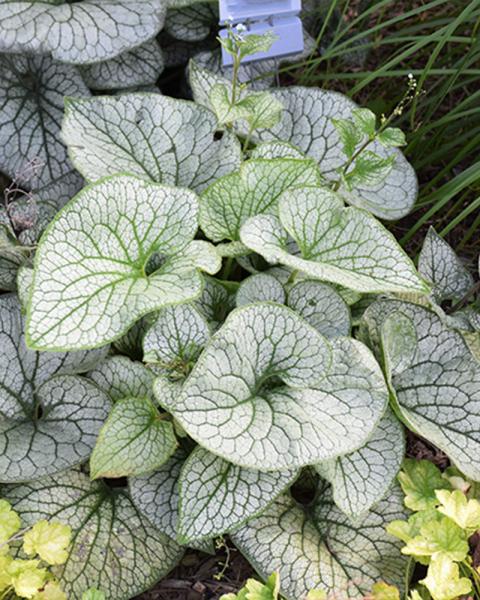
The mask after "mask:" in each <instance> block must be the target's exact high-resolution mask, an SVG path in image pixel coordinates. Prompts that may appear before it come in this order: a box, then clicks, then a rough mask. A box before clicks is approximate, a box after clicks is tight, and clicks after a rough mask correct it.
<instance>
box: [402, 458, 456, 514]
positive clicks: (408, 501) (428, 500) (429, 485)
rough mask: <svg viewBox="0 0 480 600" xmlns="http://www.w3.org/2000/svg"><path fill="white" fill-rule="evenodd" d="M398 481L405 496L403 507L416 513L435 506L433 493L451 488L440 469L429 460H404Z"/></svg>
mask: <svg viewBox="0 0 480 600" xmlns="http://www.w3.org/2000/svg"><path fill="white" fill-rule="evenodd" d="M398 480H399V482H400V485H401V486H402V490H403V492H404V494H405V506H407V507H408V508H410V509H411V510H416V511H418V510H426V509H428V508H433V507H435V506H437V504H438V500H437V497H436V495H435V491H436V490H443V489H447V490H448V489H450V488H451V486H450V484H449V482H448V481H447V480H446V479H445V478H443V477H442V473H441V471H440V469H439V468H438V467H436V466H435V465H434V464H433V463H432V462H430V461H429V460H415V459H413V458H407V459H405V461H404V463H403V469H402V470H401V471H400V473H399V475H398Z"/></svg>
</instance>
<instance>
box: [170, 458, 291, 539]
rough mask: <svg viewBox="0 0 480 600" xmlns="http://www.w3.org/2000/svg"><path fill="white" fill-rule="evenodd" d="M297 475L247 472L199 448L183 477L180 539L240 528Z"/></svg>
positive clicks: (209, 535) (181, 480)
mask: <svg viewBox="0 0 480 600" xmlns="http://www.w3.org/2000/svg"><path fill="white" fill-rule="evenodd" d="M297 475H298V471H296V470H289V471H282V472H271V473H262V472H261V471H254V470H252V469H244V468H242V467H238V466H236V465H234V464H232V463H230V462H228V461H226V460H224V459H223V458H220V457H219V456H215V455H214V454H211V453H210V452H208V450H205V448H201V447H200V446H198V447H197V448H196V449H195V450H194V451H193V452H192V453H191V454H190V456H189V457H188V459H187V460H186V462H185V464H184V466H183V468H182V471H181V474H180V480H179V486H180V492H179V495H180V503H179V513H180V517H179V519H180V520H179V525H178V530H179V539H180V540H181V541H183V542H185V543H186V542H189V541H190V540H196V539H203V538H209V537H215V536H217V535H221V534H222V533H225V532H226V531H228V532H231V531H233V530H234V529H238V527H239V526H240V525H242V524H243V523H245V522H246V521H247V520H248V519H251V518H252V517H254V516H256V515H257V514H259V513H261V512H262V510H263V509H265V508H266V506H267V505H268V504H269V503H270V502H272V501H273V500H274V499H275V498H276V497H277V496H279V495H280V494H281V493H282V492H283V491H284V490H285V488H286V487H287V486H289V485H291V484H292V483H293V481H294V479H295V478H296V476H297ZM240 499H241V501H240Z"/></svg>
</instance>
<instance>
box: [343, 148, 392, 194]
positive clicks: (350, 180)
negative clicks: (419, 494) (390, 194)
mask: <svg viewBox="0 0 480 600" xmlns="http://www.w3.org/2000/svg"><path fill="white" fill-rule="evenodd" d="M395 160H396V157H395V156H386V157H382V156H379V155H378V154H375V152H372V151H371V150H365V151H364V152H362V153H361V154H360V155H359V156H358V157H357V159H356V161H355V164H354V167H353V168H352V169H351V170H349V171H348V172H347V173H346V175H345V176H344V178H345V183H346V185H347V187H348V189H349V190H350V191H352V190H353V189H354V188H355V187H362V186H365V187H371V188H375V187H378V186H379V185H380V184H381V183H382V182H383V181H385V179H386V178H387V177H388V176H389V174H390V173H391V171H392V169H393V165H394V163H395Z"/></svg>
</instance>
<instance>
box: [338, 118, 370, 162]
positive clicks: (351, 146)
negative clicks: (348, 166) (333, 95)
mask: <svg viewBox="0 0 480 600" xmlns="http://www.w3.org/2000/svg"><path fill="white" fill-rule="evenodd" d="M332 123H333V124H334V126H335V129H336V130H337V131H338V135H339V136H340V140H341V141H342V144H343V151H344V152H345V154H346V156H347V158H352V156H353V154H354V152H355V148H356V147H357V146H358V144H359V143H360V142H361V141H362V138H363V135H362V131H361V130H360V129H359V128H358V126H357V125H356V124H355V123H354V122H353V121H350V119H332Z"/></svg>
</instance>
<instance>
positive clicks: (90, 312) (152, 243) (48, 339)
mask: <svg viewBox="0 0 480 600" xmlns="http://www.w3.org/2000/svg"><path fill="white" fill-rule="evenodd" d="M197 212H198V202H197V198H196V196H195V194H194V193H193V192H190V191H188V190H186V189H181V188H171V187H166V186H162V185H158V184H154V183H151V182H146V181H143V180H141V179H137V178H135V177H131V176H118V177H113V178H107V179H105V180H103V181H101V182H99V183H97V184H95V185H92V186H89V187H87V188H85V189H84V190H83V191H82V192H81V193H80V194H78V195H77V196H76V197H75V198H74V199H73V200H72V201H71V202H70V203H69V204H68V205H67V206H66V207H65V208H64V209H63V210H62V211H61V212H60V213H59V215H58V216H57V217H56V219H55V220H54V221H53V223H52V224H51V225H50V227H49V228H48V230H47V232H46V233H45V235H44V236H43V237H42V241H41V243H40V246H39V248H38V251H37V254H36V269H35V275H34V281H33V286H32V287H33V289H32V295H31V301H30V305H29V311H28V320H27V323H28V324H27V336H28V341H29V345H30V346H31V347H35V348H48V349H59V348H68V349H73V348H84V347H92V346H99V345H101V344H104V343H105V342H107V341H111V340H114V339H115V338H118V337H120V335H122V334H123V333H125V332H126V331H127V330H128V328H129V327H130V326H131V325H133V323H134V322H135V321H136V320H138V319H139V318H140V317H141V316H142V315H144V314H147V313H149V312H152V311H154V310H156V309H160V308H162V307H164V306H168V305H172V304H177V303H180V302H185V301H188V300H193V299H194V298H196V297H198V296H199V295H200V293H201V290H202V279H201V275H200V273H199V269H202V270H205V271H207V272H209V273H215V272H216V271H218V269H219V268H220V258H219V257H218V256H217V254H216V252H215V251H214V248H213V246H211V245H210V244H208V243H207V242H202V241H193V237H194V235H195V232H196V230H197ZM47 290H48V293H46V291H47Z"/></svg>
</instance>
